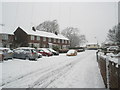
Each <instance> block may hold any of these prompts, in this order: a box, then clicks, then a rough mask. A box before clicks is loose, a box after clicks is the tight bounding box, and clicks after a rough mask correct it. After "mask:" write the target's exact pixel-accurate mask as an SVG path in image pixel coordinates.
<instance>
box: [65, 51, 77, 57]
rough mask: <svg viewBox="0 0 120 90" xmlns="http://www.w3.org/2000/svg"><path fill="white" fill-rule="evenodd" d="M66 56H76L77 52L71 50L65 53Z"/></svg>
mask: <svg viewBox="0 0 120 90" xmlns="http://www.w3.org/2000/svg"><path fill="white" fill-rule="evenodd" d="M66 55H67V56H76V55H77V51H76V50H74V49H71V50H69V51H68V52H67V54H66Z"/></svg>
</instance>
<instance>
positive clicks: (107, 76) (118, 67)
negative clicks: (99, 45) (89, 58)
mask: <svg viewBox="0 0 120 90" xmlns="http://www.w3.org/2000/svg"><path fill="white" fill-rule="evenodd" d="M97 62H98V65H99V68H100V72H101V75H102V78H103V81H104V84H105V87H106V88H109V89H110V90H111V89H113V88H117V89H118V90H120V64H118V63H116V62H114V61H111V60H109V58H107V57H106V56H104V55H99V54H98V53H97Z"/></svg>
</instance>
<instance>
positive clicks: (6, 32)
mask: <svg viewBox="0 0 120 90" xmlns="http://www.w3.org/2000/svg"><path fill="white" fill-rule="evenodd" d="M0 34H10V35H14V33H13V32H8V31H6V30H1V31H0Z"/></svg>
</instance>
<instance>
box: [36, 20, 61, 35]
mask: <svg viewBox="0 0 120 90" xmlns="http://www.w3.org/2000/svg"><path fill="white" fill-rule="evenodd" d="M36 29H37V30H40V31H46V32H51V33H55V34H57V33H59V25H58V23H57V20H53V21H44V22H43V23H41V24H39V25H38V26H37V27H36Z"/></svg>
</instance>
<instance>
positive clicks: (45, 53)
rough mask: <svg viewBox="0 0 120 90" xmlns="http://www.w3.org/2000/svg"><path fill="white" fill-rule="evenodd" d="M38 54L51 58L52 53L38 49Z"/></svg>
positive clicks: (45, 49) (44, 49)
mask: <svg viewBox="0 0 120 90" xmlns="http://www.w3.org/2000/svg"><path fill="white" fill-rule="evenodd" d="M37 51H38V53H41V54H42V55H43V56H52V55H53V53H52V52H50V51H49V50H48V49H47V48H38V49H37Z"/></svg>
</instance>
